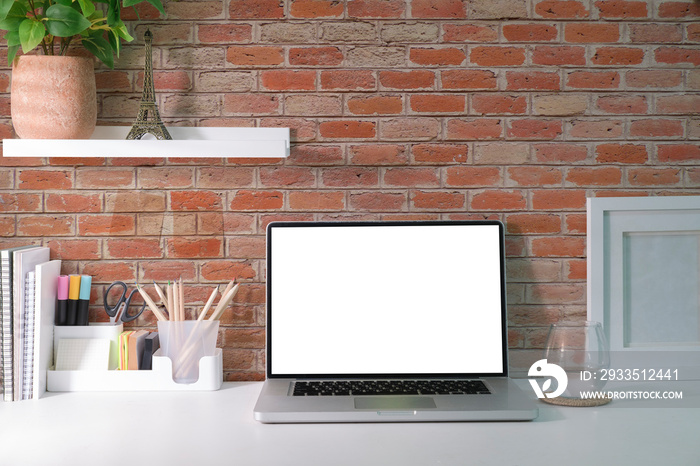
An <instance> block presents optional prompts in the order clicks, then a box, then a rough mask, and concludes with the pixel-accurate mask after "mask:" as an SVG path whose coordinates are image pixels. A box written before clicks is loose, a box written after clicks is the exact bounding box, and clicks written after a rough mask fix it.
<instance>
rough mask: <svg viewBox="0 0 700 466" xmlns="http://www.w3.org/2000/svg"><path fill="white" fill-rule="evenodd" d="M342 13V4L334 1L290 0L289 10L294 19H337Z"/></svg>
mask: <svg viewBox="0 0 700 466" xmlns="http://www.w3.org/2000/svg"><path fill="white" fill-rule="evenodd" d="M343 11H344V7H343V2H338V1H336V0H292V3H291V5H290V8H289V13H290V15H291V16H292V17H294V18H338V17H340V16H342V15H343Z"/></svg>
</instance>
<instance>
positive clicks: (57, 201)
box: [44, 193, 102, 212]
mask: <svg viewBox="0 0 700 466" xmlns="http://www.w3.org/2000/svg"><path fill="white" fill-rule="evenodd" d="M44 203H45V210H46V211H47V212H100V210H102V195H101V194H78V193H75V194H73V193H65V194H64V193H47V194H46V198H45V200H44Z"/></svg>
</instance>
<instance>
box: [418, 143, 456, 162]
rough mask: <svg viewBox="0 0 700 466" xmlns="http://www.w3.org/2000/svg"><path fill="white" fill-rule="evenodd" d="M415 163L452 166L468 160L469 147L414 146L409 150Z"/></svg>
mask: <svg viewBox="0 0 700 466" xmlns="http://www.w3.org/2000/svg"><path fill="white" fill-rule="evenodd" d="M411 152H412V154H413V160H414V161H415V162H416V163H429V164H453V163H465V162H467V160H468V155H469V147H468V146H467V145H465V144H416V145H414V146H413V147H412V148H411Z"/></svg>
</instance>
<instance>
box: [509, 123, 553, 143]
mask: <svg viewBox="0 0 700 466" xmlns="http://www.w3.org/2000/svg"><path fill="white" fill-rule="evenodd" d="M561 134H562V122H561V121H559V120H541V119H525V120H512V121H511V122H510V125H509V126H508V129H507V130H506V136H507V137H508V138H513V139H555V138H557V137H559V136H561Z"/></svg>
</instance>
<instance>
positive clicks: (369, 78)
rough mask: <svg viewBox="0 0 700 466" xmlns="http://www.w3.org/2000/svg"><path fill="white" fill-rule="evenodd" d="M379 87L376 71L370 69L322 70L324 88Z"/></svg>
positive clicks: (352, 89) (367, 88) (348, 89)
mask: <svg viewBox="0 0 700 466" xmlns="http://www.w3.org/2000/svg"><path fill="white" fill-rule="evenodd" d="M355 1H357V0H355ZM376 88H377V79H376V77H375V73H374V71H369V70H324V71H321V89H323V90H345V91H356V90H373V89H376Z"/></svg>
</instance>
